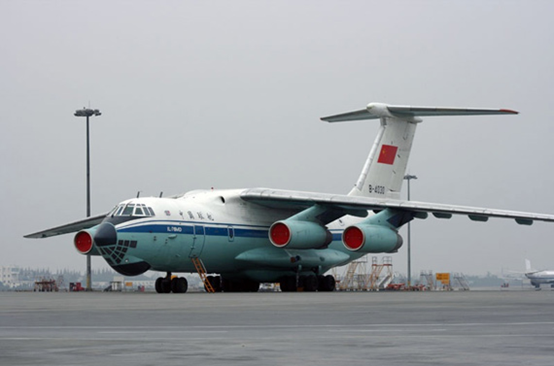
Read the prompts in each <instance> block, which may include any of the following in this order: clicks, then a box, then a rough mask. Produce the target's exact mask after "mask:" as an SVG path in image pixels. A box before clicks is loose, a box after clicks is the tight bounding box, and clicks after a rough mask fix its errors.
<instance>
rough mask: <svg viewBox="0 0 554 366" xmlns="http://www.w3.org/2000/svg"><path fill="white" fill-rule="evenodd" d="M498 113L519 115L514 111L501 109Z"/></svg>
mask: <svg viewBox="0 0 554 366" xmlns="http://www.w3.org/2000/svg"><path fill="white" fill-rule="evenodd" d="M500 112H502V113H509V114H519V112H518V111H514V110H513V109H501V110H500Z"/></svg>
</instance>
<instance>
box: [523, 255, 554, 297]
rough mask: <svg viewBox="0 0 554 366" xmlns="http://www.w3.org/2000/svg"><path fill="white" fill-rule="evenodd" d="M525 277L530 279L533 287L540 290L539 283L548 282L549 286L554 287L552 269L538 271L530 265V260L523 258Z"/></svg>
mask: <svg viewBox="0 0 554 366" xmlns="http://www.w3.org/2000/svg"><path fill="white" fill-rule="evenodd" d="M524 274H525V277H527V278H528V279H529V280H530V281H531V285H533V286H535V289H537V290H540V289H541V284H543V283H549V284H550V287H552V288H554V271H538V270H536V269H533V268H532V267H531V261H530V260H529V259H526V260H525V273H524Z"/></svg>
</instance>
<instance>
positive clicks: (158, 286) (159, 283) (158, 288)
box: [110, 277, 164, 294]
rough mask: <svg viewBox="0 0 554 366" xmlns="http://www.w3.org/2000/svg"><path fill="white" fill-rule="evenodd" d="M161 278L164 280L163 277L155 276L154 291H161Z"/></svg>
mask: <svg viewBox="0 0 554 366" xmlns="http://www.w3.org/2000/svg"><path fill="white" fill-rule="evenodd" d="M163 280H164V279H163V278H162V277H158V278H156V285H155V287H156V292H157V293H159V294H161V293H163V288H162V281H163ZM110 289H111V288H110Z"/></svg>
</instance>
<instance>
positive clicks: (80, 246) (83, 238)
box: [73, 230, 100, 255]
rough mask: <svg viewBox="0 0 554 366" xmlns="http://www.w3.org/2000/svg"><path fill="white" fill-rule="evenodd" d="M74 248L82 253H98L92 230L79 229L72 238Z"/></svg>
mask: <svg viewBox="0 0 554 366" xmlns="http://www.w3.org/2000/svg"><path fill="white" fill-rule="evenodd" d="M73 245H75V249H77V251H78V252H79V253H81V254H83V255H87V254H88V255H100V252H99V251H98V248H96V245H94V231H92V230H81V231H79V232H78V233H77V234H75V238H73Z"/></svg>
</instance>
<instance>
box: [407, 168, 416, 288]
mask: <svg viewBox="0 0 554 366" xmlns="http://www.w3.org/2000/svg"><path fill="white" fill-rule="evenodd" d="M412 179H417V177H416V176H415V175H410V174H406V175H405V176H404V180H407V181H408V201H409V200H410V181H411V180H412ZM411 241H412V235H411V230H410V223H409V222H408V287H410V286H412V258H411V257H412V248H411V244H412V243H411Z"/></svg>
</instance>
